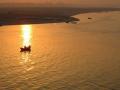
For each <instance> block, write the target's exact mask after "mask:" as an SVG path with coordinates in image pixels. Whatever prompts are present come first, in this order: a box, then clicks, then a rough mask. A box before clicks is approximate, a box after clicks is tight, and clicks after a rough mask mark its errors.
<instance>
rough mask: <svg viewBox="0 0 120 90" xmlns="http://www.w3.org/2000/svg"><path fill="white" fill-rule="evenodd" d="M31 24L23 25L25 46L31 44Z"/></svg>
mask: <svg viewBox="0 0 120 90" xmlns="http://www.w3.org/2000/svg"><path fill="white" fill-rule="evenodd" d="M31 32H32V26H31V25H22V38H23V46H29V45H31V37H32V36H31Z"/></svg>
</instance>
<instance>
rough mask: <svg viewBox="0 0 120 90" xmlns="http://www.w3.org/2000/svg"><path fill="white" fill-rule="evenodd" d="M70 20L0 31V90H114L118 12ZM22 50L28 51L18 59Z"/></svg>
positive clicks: (119, 59) (119, 81) (119, 52)
mask: <svg viewBox="0 0 120 90" xmlns="http://www.w3.org/2000/svg"><path fill="white" fill-rule="evenodd" d="M76 17H78V18H80V19H81V21H80V23H78V24H65V23H59V24H40V25H14V26H2V27H0V90H119V89H120V64H119V63H120V25H119V23H120V12H104V13H87V14H81V15H77V16H76ZM88 17H92V19H91V20H88V19H87V18H88ZM24 45H26V46H28V45H31V46H32V51H31V52H30V53H29V52H26V53H20V52H19V51H20V47H22V46H24Z"/></svg>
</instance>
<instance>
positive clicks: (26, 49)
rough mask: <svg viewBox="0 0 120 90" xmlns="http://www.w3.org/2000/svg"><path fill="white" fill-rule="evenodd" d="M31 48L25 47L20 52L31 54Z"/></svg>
mask: <svg viewBox="0 0 120 90" xmlns="http://www.w3.org/2000/svg"><path fill="white" fill-rule="evenodd" d="M30 51H31V46H24V47H21V48H20V52H30Z"/></svg>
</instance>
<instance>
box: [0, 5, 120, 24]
mask: <svg viewBox="0 0 120 90" xmlns="http://www.w3.org/2000/svg"><path fill="white" fill-rule="evenodd" d="M0 11H1V12H0V26H3V25H17V24H42V23H60V22H66V23H68V22H74V21H79V19H77V18H74V17H73V16H74V15H77V14H82V13H90V12H109V11H120V8H69V7H67V8H63V7H56V8H53V7H51V8H49V7H16V8H12V7H11V8H8V7H4V8H0Z"/></svg>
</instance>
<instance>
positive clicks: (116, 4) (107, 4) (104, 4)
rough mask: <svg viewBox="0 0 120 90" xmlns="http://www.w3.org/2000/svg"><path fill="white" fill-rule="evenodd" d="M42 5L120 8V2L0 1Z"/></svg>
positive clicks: (87, 0) (92, 0)
mask: <svg viewBox="0 0 120 90" xmlns="http://www.w3.org/2000/svg"><path fill="white" fill-rule="evenodd" d="M13 2H14V3H40V4H45V5H49V4H53V5H60V4H63V5H68V6H70V5H73V6H82V7H96V6H99V7H119V6H120V0H0V3H13Z"/></svg>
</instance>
